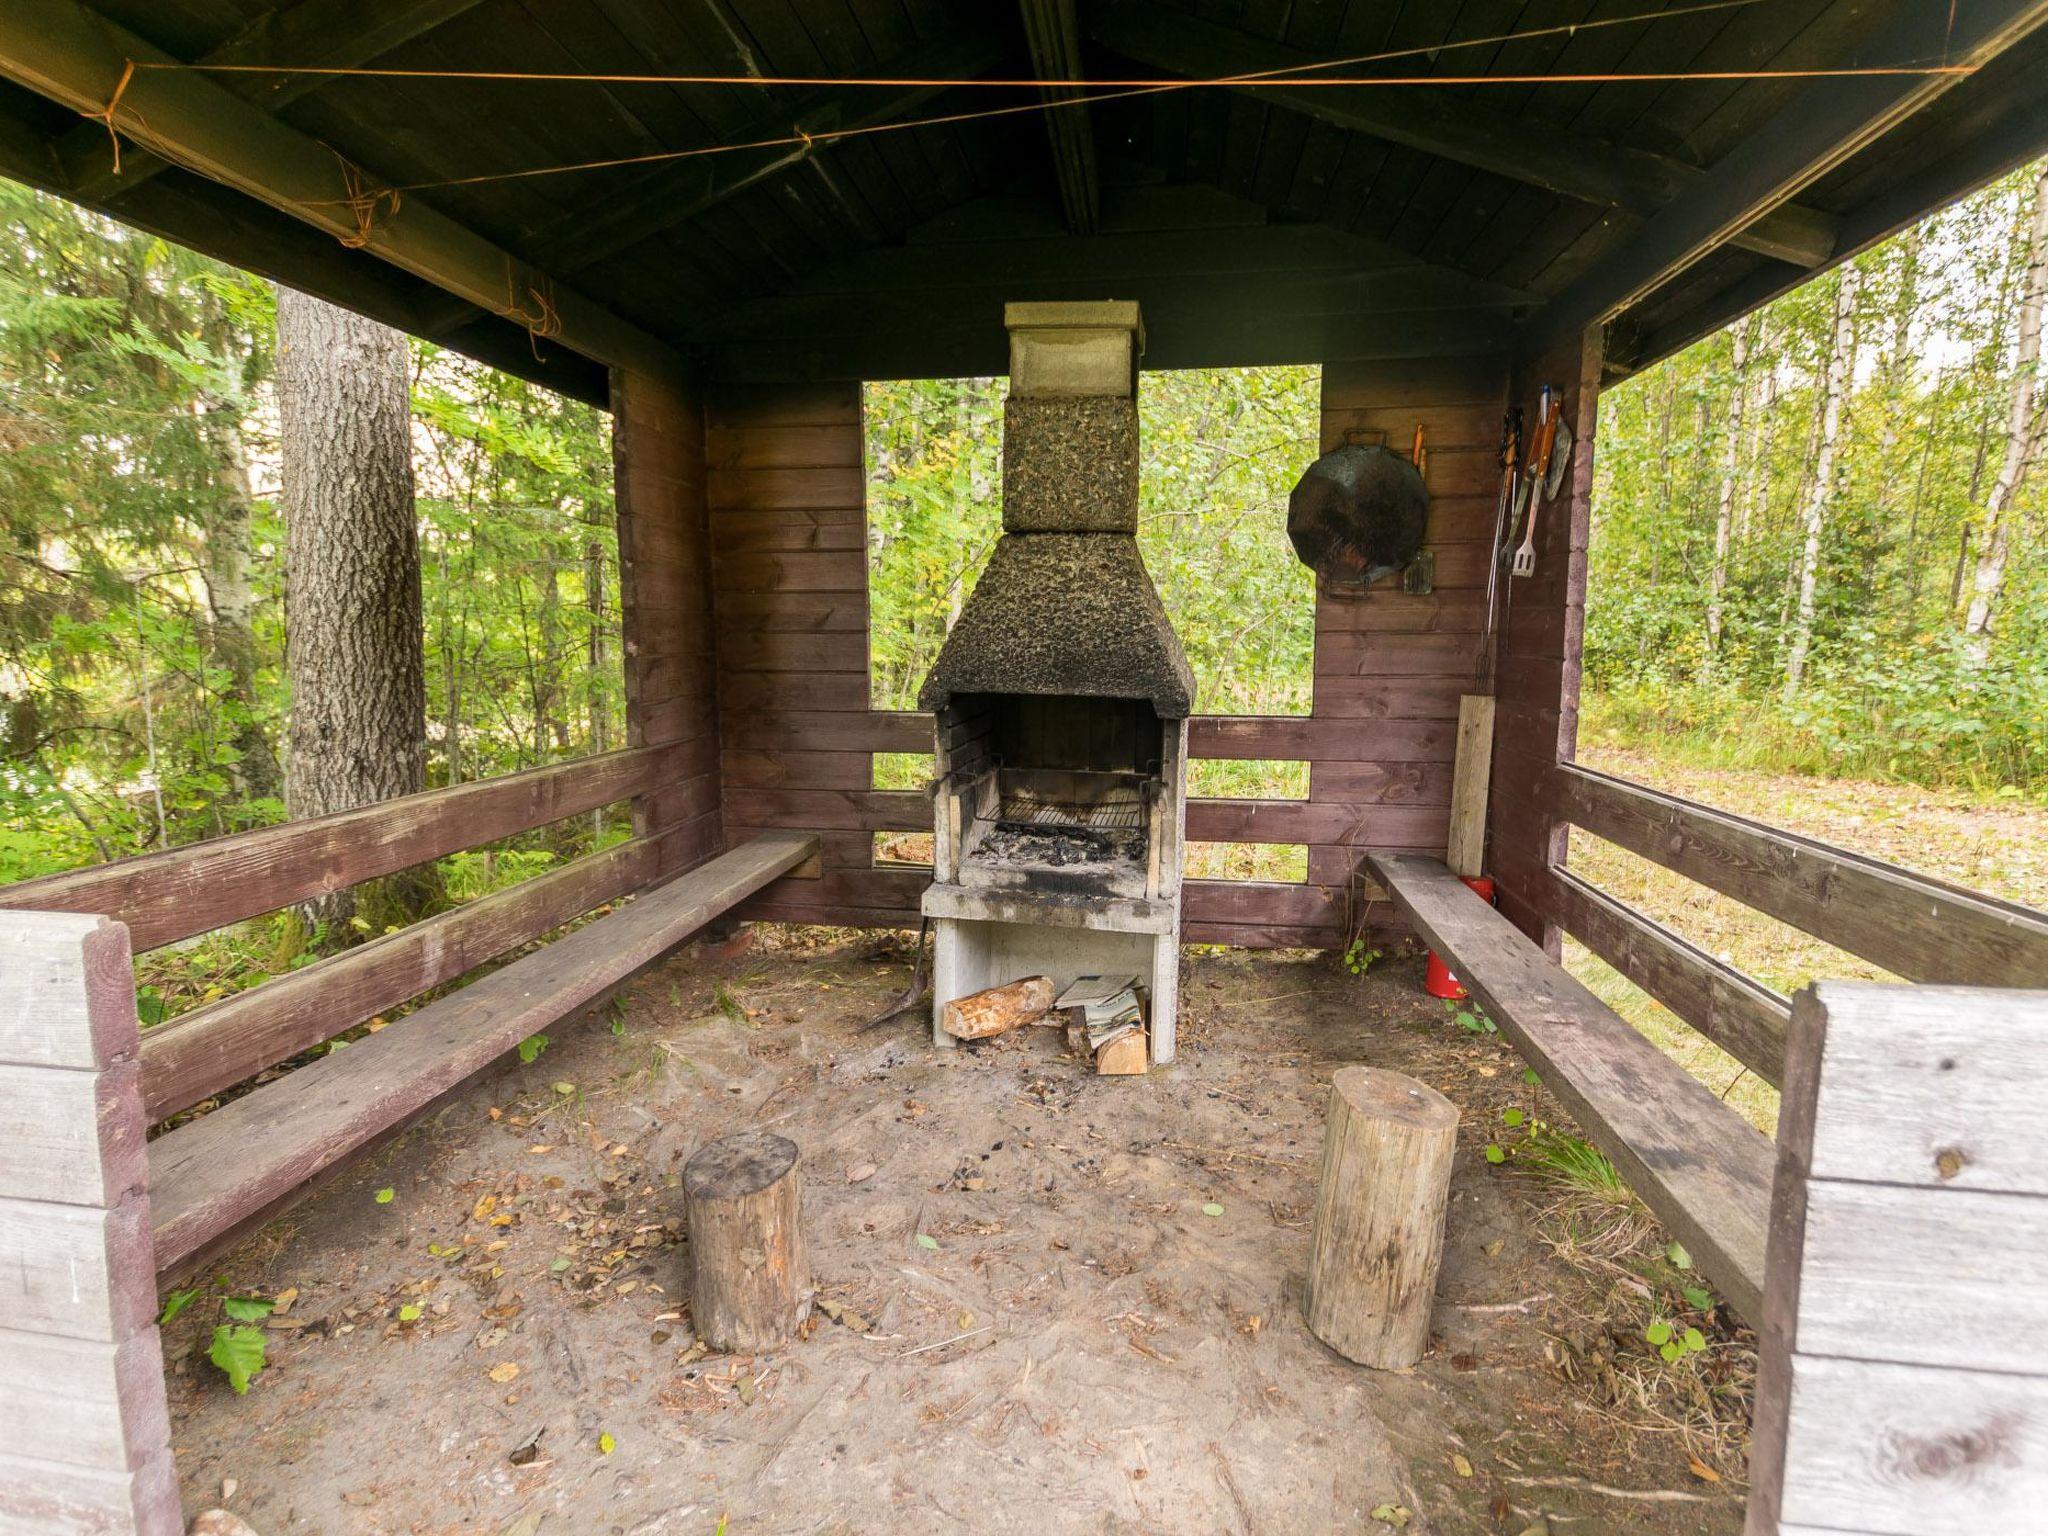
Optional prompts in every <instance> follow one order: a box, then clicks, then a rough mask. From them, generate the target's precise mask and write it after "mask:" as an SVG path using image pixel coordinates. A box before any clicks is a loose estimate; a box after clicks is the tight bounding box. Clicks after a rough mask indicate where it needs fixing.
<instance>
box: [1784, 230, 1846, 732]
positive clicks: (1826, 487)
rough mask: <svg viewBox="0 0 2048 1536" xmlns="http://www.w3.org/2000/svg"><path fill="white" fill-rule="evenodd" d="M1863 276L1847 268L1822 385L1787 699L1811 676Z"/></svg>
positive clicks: (1837, 293)
mask: <svg viewBox="0 0 2048 1536" xmlns="http://www.w3.org/2000/svg"><path fill="white" fill-rule="evenodd" d="M1862 288H1863V274H1862V272H1861V271H1860V270H1859V269H1858V268H1857V266H1856V264H1855V263H1854V262H1850V263H1848V264H1847V265H1845V266H1844V267H1843V268H1842V275H1841V281H1840V285H1839V286H1838V287H1837V288H1836V290H1835V325H1834V334H1833V337H1832V338H1831V339H1830V341H1829V343H1828V366H1827V373H1826V374H1825V375H1824V376H1823V378H1822V381H1821V406H1820V440H1819V442H1818V443H1817V444H1816V445H1815V451H1814V459H1813V481H1812V484H1811V485H1810V487H1809V488H1808V490H1807V493H1806V509H1805V516H1804V519H1803V522H1804V532H1805V535H1806V544H1805V547H1804V549H1803V550H1802V551H1801V553H1800V557H1799V608H1798V613H1797V615H1796V617H1795V618H1794V619H1793V624H1792V649H1791V651H1790V653H1789V654H1788V655H1787V656H1786V658H1785V698H1786V700H1787V701H1788V702H1789V701H1790V700H1791V699H1793V698H1795V697H1796V696H1797V695H1798V693H1799V685H1800V683H1801V682H1802V681H1803V680H1804V678H1805V676H1806V657H1807V653H1808V652H1809V651H1810V650H1811V649H1812V648H1813V611H1814V597H1815V593H1816V591H1817V589H1818V586H1819V581H1820V536H1821V530H1822V529H1823V528H1824V527H1825V526H1826V524H1827V516H1828V510H1829V508H1830V506H1831V505H1832V503H1833V502H1834V499H1835V490H1836V484H1835V482H1836V479H1837V468H1836V450H1837V449H1838V448H1839V446H1840V444H1841V437H1842V402H1843V401H1844V399H1846V398H1847V396H1848V393H1849V385H1850V383H1851V374H1852V372H1853V370H1854V368H1855V363H1856V300H1857V296H1858V294H1860V293H1861V291H1862Z"/></svg>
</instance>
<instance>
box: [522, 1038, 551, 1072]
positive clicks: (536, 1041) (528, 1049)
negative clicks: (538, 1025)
mask: <svg viewBox="0 0 2048 1536" xmlns="http://www.w3.org/2000/svg"><path fill="white" fill-rule="evenodd" d="M547 1048H548V1037H547V1036H546V1035H544V1034H543V1035H528V1036H527V1037H526V1038H525V1039H524V1040H522V1041H520V1042H519V1060H520V1064H521V1065H523V1066H528V1067H530V1066H532V1065H533V1064H534V1063H535V1062H536V1061H538V1060H540V1053H541V1052H542V1051H544V1050H546V1049H547Z"/></svg>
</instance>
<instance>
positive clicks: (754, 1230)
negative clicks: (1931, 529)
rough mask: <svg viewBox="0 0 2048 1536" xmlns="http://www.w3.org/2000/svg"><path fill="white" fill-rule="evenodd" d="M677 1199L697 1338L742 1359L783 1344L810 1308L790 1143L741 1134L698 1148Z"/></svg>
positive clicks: (766, 1135)
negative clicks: (682, 1220) (684, 1230)
mask: <svg viewBox="0 0 2048 1536" xmlns="http://www.w3.org/2000/svg"><path fill="white" fill-rule="evenodd" d="M683 1200H684V1210H685V1214H686V1219H687V1221H688V1224H689V1233H690V1263H691V1284H690V1317H691V1322H692V1326H694V1327H695V1329H696V1331H697V1337H698V1338H699V1339H701V1340H703V1341H704V1343H705V1344H706V1345H708V1346H709V1347H710V1348H712V1349H714V1350H721V1351H733V1352H735V1353H742V1354H744V1353H751V1352H754V1351H757V1350H763V1349H772V1348H774V1347H775V1346H776V1345H778V1344H784V1343H787V1342H788V1340H789V1338H790V1335H791V1334H793V1333H795V1332H796V1328H797V1324H799V1323H800V1322H802V1321H803V1319H804V1314H805V1313H806V1312H808V1311H809V1310H810V1303H811V1270H810V1263H809V1261H808V1259H807V1258H806V1256H805V1254H804V1232H803V1222H802V1212H801V1209H800V1197H799V1180H798V1178H797V1150H796V1143H795V1142H793V1141H790V1140H788V1139H786V1138H784V1137H781V1136H771V1135H770V1134H769V1133H768V1132H766V1131H741V1132H739V1133H738V1134H736V1135H732V1136H726V1137H722V1138H720V1139H719V1140H717V1141H714V1142H710V1143H708V1144H707V1145H705V1146H702V1147H699V1148H698V1149H697V1151H696V1153H695V1154H694V1155H693V1156H692V1157H691V1158H690V1160H689V1162H687V1163H685V1164H684V1165H683Z"/></svg>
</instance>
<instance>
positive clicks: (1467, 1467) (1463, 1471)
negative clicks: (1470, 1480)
mask: <svg viewBox="0 0 2048 1536" xmlns="http://www.w3.org/2000/svg"><path fill="white" fill-rule="evenodd" d="M1451 1470H1452V1471H1453V1472H1455V1473H1457V1474H1458V1476H1460V1477H1470V1476H1471V1475H1472V1463H1471V1462H1469V1461H1467V1460H1466V1459H1465V1458H1464V1457H1462V1456H1459V1455H1457V1454H1455V1453H1453V1455H1452V1456H1451Z"/></svg>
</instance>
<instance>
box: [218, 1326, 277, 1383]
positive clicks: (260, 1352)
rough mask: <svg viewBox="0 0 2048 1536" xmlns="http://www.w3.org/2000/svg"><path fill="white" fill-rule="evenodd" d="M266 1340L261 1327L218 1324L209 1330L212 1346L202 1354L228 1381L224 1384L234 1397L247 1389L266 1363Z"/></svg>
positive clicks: (267, 1346) (267, 1351) (267, 1347)
mask: <svg viewBox="0 0 2048 1536" xmlns="http://www.w3.org/2000/svg"><path fill="white" fill-rule="evenodd" d="M269 1347H270V1346H269V1340H268V1339H267V1338H266V1337H265V1335H264V1332H263V1330H262V1329H261V1328H253V1327H249V1326H247V1325H245V1324H240V1323H222V1324H221V1325H220V1326H219V1327H218V1328H216V1329H214V1330H213V1343H212V1345H211V1347H209V1348H208V1349H207V1351H206V1358H207V1359H209V1360H211V1361H212V1362H213V1363H214V1364H215V1365H217V1366H219V1367H220V1368H221V1370H222V1371H223V1372H224V1373H225V1374H226V1376H227V1378H228V1385H229V1386H231V1387H233V1388H234V1389H235V1394H236V1396H240V1395H241V1394H243V1393H245V1392H247V1391H248V1390H249V1383H250V1382H252V1381H254V1380H255V1379H256V1377H257V1375H258V1373H260V1372H261V1371H262V1369H263V1367H264V1366H265V1364H267V1363H268V1360H267V1356H268V1354H269Z"/></svg>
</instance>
